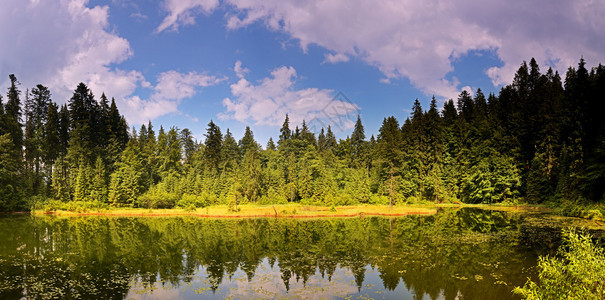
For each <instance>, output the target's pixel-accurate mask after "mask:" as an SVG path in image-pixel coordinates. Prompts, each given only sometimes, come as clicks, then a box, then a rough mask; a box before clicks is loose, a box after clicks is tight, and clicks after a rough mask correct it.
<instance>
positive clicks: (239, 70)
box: [233, 60, 250, 78]
mask: <svg viewBox="0 0 605 300" xmlns="http://www.w3.org/2000/svg"><path fill="white" fill-rule="evenodd" d="M233 72H235V75H236V76H237V78H244V77H245V76H246V73H248V72H250V70H248V69H247V68H244V67H242V62H241V61H239V60H238V61H236V62H235V66H234V67H233Z"/></svg>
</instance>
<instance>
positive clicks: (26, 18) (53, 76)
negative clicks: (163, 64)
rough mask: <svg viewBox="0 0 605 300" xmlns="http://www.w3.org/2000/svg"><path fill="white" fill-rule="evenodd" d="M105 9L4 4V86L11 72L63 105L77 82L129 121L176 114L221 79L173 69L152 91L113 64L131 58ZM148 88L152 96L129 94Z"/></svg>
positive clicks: (0, 40) (64, 3) (62, 1)
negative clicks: (41, 87)
mask: <svg viewBox="0 0 605 300" xmlns="http://www.w3.org/2000/svg"><path fill="white" fill-rule="evenodd" d="M108 17H109V8H108V7H107V6H94V7H92V8H90V7H88V1H86V0H57V1H50V0H47V1H23V0H7V1H4V3H3V5H2V9H1V10H0V28H3V29H4V30H2V31H0V45H2V46H0V74H1V75H2V76H6V77H5V78H4V79H1V80H0V84H1V85H2V86H7V84H8V83H7V82H8V74H11V73H14V74H16V75H17V78H18V79H19V81H21V83H22V88H23V89H25V88H28V87H32V86H34V85H35V84H38V83H42V84H44V85H47V86H48V87H49V88H50V90H51V92H52V94H53V96H52V98H53V100H54V101H56V102H58V103H65V102H66V101H67V100H68V99H69V98H70V97H71V95H72V94H73V90H74V88H75V87H76V86H77V84H78V83H80V82H84V83H86V84H87V85H88V87H89V88H90V89H91V90H92V91H93V92H94V93H95V94H97V96H98V95H100V94H101V93H102V92H104V93H105V94H106V95H107V96H109V97H114V98H115V99H116V102H117V104H118V107H119V108H120V110H121V112H122V113H123V114H124V115H125V116H126V119H127V120H128V121H129V122H131V123H139V122H141V121H147V120H149V119H153V118H155V117H158V116H160V115H164V114H167V113H170V112H175V111H178V104H179V102H180V100H181V99H184V98H187V97H191V96H192V95H193V94H194V93H195V87H204V86H208V85H212V84H216V83H217V82H218V81H220V80H222V79H220V78H216V77H214V76H209V75H206V74H198V73H188V74H180V73H177V72H174V71H170V72H165V73H162V74H160V75H159V77H158V80H157V85H156V86H155V87H154V86H152V85H151V83H149V82H147V81H146V80H145V78H144V76H143V74H142V73H141V72H139V71H136V70H122V69H120V68H117V67H115V65H117V64H120V63H121V62H123V61H125V60H127V59H128V58H130V57H131V56H132V55H133V50H132V49H131V47H130V44H129V42H128V41H127V40H126V39H124V38H122V37H120V36H118V35H117V34H116V33H115V32H112V31H110V30H109V29H108V27H109V24H108ZM137 88H151V89H152V90H153V92H152V96H151V97H150V98H149V99H141V98H139V97H138V96H133V94H134V93H135V91H136V90H137Z"/></svg>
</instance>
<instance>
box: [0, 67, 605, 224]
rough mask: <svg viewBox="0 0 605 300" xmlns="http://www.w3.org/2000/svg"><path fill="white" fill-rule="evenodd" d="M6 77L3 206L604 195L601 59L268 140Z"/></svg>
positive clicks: (564, 199)
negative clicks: (377, 119)
mask: <svg viewBox="0 0 605 300" xmlns="http://www.w3.org/2000/svg"><path fill="white" fill-rule="evenodd" d="M9 79H10V83H11V85H10V87H9V89H8V93H7V95H6V96H7V97H6V98H7V103H6V104H3V103H2V102H1V100H2V99H0V136H3V137H4V138H3V140H2V143H3V146H2V149H1V151H2V152H1V153H0V154H1V155H2V158H1V159H2V161H1V162H2V165H0V177H1V178H0V180H3V182H2V183H3V184H2V186H0V193H1V194H2V200H0V201H1V204H0V209H1V210H15V209H20V210H22V209H27V205H28V204H27V203H26V202H27V201H25V200H23V199H28V198H30V197H31V196H35V195H41V196H50V197H52V198H54V199H58V200H61V201H63V202H70V201H76V202H80V201H98V202H102V203H107V204H111V205H113V206H143V207H173V206H175V205H179V206H180V204H178V203H179V201H182V200H183V199H182V198H183V197H184V195H188V196H187V197H193V198H191V199H188V200H186V201H185V202H184V203H188V202H195V203H198V202H199V203H208V204H211V203H221V204H231V205H232V206H233V207H236V206H237V205H239V204H240V203H248V202H249V203H264V204H270V203H284V202H302V203H309V204H317V205H334V204H338V205H349V204H358V203H361V204H364V203H384V199H385V198H384V197H387V199H388V202H387V203H388V204H390V205H392V204H399V203H401V204H403V203H411V202H414V203H415V202H423V203H424V202H432V203H442V202H451V201H463V202H467V203H517V202H520V201H526V202H530V203H537V204H538V203H547V202H549V203H554V204H555V205H560V206H565V205H568V204H573V205H590V204H591V203H596V202H603V201H605V122H602V117H601V116H600V113H602V111H604V110H605V106H604V104H603V103H605V102H603V101H600V100H598V99H601V98H602V97H600V96H602V95H604V94H605V88H603V86H605V67H604V66H602V65H599V66H598V67H596V68H593V69H591V70H589V69H587V68H586V65H585V62H584V60H582V59H581V60H580V63H579V64H578V66H577V67H576V68H573V67H572V68H570V69H569V70H568V72H567V73H566V74H565V80H564V81H563V80H562V79H561V76H560V75H559V74H558V73H557V72H555V71H553V70H552V69H549V70H548V71H547V72H546V73H544V74H542V73H541V72H540V69H539V66H538V65H537V63H536V61H535V60H534V59H532V60H530V62H529V63H526V62H523V63H522V64H521V65H520V67H519V69H518V70H517V72H516V73H515V77H514V78H513V83H512V84H510V85H507V86H505V87H503V88H502V90H501V91H500V93H499V94H498V95H495V94H490V95H488V96H487V98H486V95H484V94H483V93H482V92H481V90H480V89H477V91H476V92H475V93H474V95H473V94H472V93H470V92H468V91H464V92H462V93H461V94H460V95H459V97H458V98H457V105H456V104H455V103H454V100H449V101H447V102H446V103H445V104H444V107H443V110H442V111H441V112H440V111H439V109H438V107H437V100H436V99H435V98H434V97H433V98H432V99H431V100H430V105H429V106H428V107H429V109H428V110H426V111H425V110H424V109H423V106H425V107H426V104H425V103H423V101H421V100H419V99H416V100H415V101H414V104H413V106H412V109H411V114H410V115H409V116H408V117H407V118H405V119H401V121H403V122H400V120H398V119H397V117H399V116H389V117H387V118H384V120H383V122H382V124H381V126H380V128H379V130H378V135H377V136H376V138H375V137H374V135H371V137H370V139H369V140H368V139H367V138H366V132H365V128H364V125H363V124H362V122H361V116H358V117H357V121H356V122H355V126H354V128H353V130H352V132H351V135H350V136H349V137H347V138H344V139H341V140H339V141H337V140H336V137H335V135H334V132H332V129H331V127H330V125H328V126H327V128H321V131H320V133H319V135H318V136H317V137H316V135H315V134H314V133H313V132H311V130H310V128H309V127H308V126H307V123H306V122H305V121H304V120H303V121H302V123H301V124H290V118H289V116H288V115H286V117H285V120H284V123H283V125H282V127H281V129H280V135H279V139H278V141H277V146H276V145H275V144H276V143H274V142H273V139H270V140H269V142H268V143H267V148H266V149H265V150H263V149H261V147H260V144H259V143H258V142H257V141H256V140H255V139H254V134H253V132H252V129H251V128H250V127H246V129H245V132H244V134H243V136H242V138H241V139H240V140H239V143H238V142H237V141H236V139H235V137H233V135H232V134H231V132H230V130H229V129H227V130H226V134H225V135H224V137H223V135H222V133H221V129H220V128H219V126H218V125H217V124H215V123H214V122H213V121H210V122H209V123H208V127H207V129H206V134H205V140H204V143H202V142H200V141H196V140H195V139H194V137H193V134H192V132H191V131H190V130H189V129H187V128H185V129H182V130H181V129H178V128H176V127H171V128H170V129H169V130H168V131H165V130H164V128H162V127H160V129H159V130H158V134H157V137H156V133H155V131H154V129H153V126H152V124H151V122H148V123H147V124H145V125H141V127H140V130H139V133H138V134H137V132H136V131H135V129H134V127H133V128H132V130H131V132H129V131H128V126H127V124H126V121H125V119H124V117H123V116H122V115H120V113H119V110H118V107H117V105H116V103H115V100H114V99H113V98H112V99H111V102H110V101H109V100H108V97H107V96H105V94H102V95H101V97H100V99H99V101H97V100H96V99H95V97H94V95H93V93H92V91H91V90H90V89H89V88H88V87H87V86H86V84H84V83H80V84H78V85H77V87H76V88H75V90H74V92H73V95H72V97H71V98H70V99H69V101H68V103H67V105H63V106H61V107H59V106H58V105H57V104H56V103H53V101H52V100H51V98H50V97H51V93H50V90H48V88H47V87H45V86H43V85H36V86H35V87H34V88H32V89H31V92H26V93H25V94H24V98H25V99H24V100H25V101H24V102H23V103H24V104H25V105H24V107H23V108H22V107H21V106H22V101H21V96H22V94H21V91H20V90H19V88H20V87H19V82H18V81H17V79H16V77H15V76H14V75H10V76H9ZM23 116H25V118H23ZM24 121H25V122H24ZM291 126H292V127H294V128H295V130H291V129H290V127H291ZM9 141H10V143H9ZM164 196H166V197H167V198H166V199H162V197H164ZM140 197H143V198H141V199H140ZM187 197H186V198H187ZM196 197H197V198H199V199H201V200H199V201H198V200H192V199H194V198H196ZM190 200H191V201H190ZM200 201H201V202H200ZM183 205H185V206H187V205H188V204H183ZM194 205H201V204H194ZM203 205H207V204H203ZM588 214H590V213H586V212H582V211H578V212H575V213H574V215H578V216H584V215H588ZM590 215H592V216H594V217H595V218H598V215H596V214H594V213H592V214H590Z"/></svg>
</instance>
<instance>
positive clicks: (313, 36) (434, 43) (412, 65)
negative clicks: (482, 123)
mask: <svg viewBox="0 0 605 300" xmlns="http://www.w3.org/2000/svg"><path fill="white" fill-rule="evenodd" d="M227 2H228V3H229V4H230V7H231V8H232V12H231V13H228V14H227V16H226V18H227V28H228V29H231V30H235V29H238V28H241V27H245V26H248V25H250V24H252V23H254V22H264V24H265V25H266V26H267V27H268V28H269V29H271V30H279V31H283V32H286V33H288V34H289V35H290V36H292V37H293V38H294V39H297V40H298V41H299V42H300V46H301V48H302V49H303V51H306V49H307V45H309V44H316V45H319V46H322V47H324V48H326V49H328V50H329V51H333V52H335V53H338V54H337V55H340V54H342V55H346V56H347V57H358V58H360V59H362V60H364V61H366V62H367V63H369V64H371V65H374V66H376V67H377V68H379V70H380V71H381V72H382V73H383V74H384V75H385V76H386V79H399V78H408V79H409V80H410V82H411V83H412V84H414V85H415V86H416V87H417V88H419V89H420V90H422V91H423V92H424V93H426V94H428V95H430V94H436V95H439V96H442V97H455V96H456V95H457V94H458V92H459V90H460V89H459V88H458V82H457V81H456V80H448V79H446V75H447V74H448V73H449V72H451V71H453V66H452V61H453V60H455V59H457V58H459V57H461V56H463V55H465V54H467V53H469V51H471V50H493V51H496V53H497V55H498V57H499V58H500V59H501V60H502V61H503V62H504V65H503V66H494V67H492V68H489V70H487V71H486V74H487V75H488V76H489V77H490V78H491V79H492V82H493V84H494V85H499V84H506V83H509V82H511V80H512V78H513V75H514V72H515V71H516V69H518V66H519V64H520V63H521V62H522V61H523V60H529V59H530V58H531V57H535V58H536V60H537V61H538V63H539V64H540V65H541V66H543V68H546V66H547V65H552V66H553V67H554V68H555V69H557V70H559V71H560V72H565V70H566V69H567V67H568V66H575V65H577V62H578V59H579V57H580V56H581V55H583V56H584V58H585V59H586V60H587V62H588V63H589V64H591V63H592V64H596V63H598V62H599V61H603V60H605V56H604V54H603V53H605V31H603V28H605V18H603V17H602V16H603V15H605V4H604V3H603V2H602V1H594V0H578V1H566V0H555V1H552V0H537V1H523V0H514V1H496V0H492V1H479V2H477V1H471V0H464V1H455V2H452V1H438V0H425V1H416V0H385V1H370V0H333V1H298V0H227ZM327 61H329V59H327ZM463 84H464V83H463ZM467 84H468V83H467Z"/></svg>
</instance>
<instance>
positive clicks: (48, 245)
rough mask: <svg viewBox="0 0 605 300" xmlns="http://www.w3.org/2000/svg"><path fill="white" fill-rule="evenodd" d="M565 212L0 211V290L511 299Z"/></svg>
mask: <svg viewBox="0 0 605 300" xmlns="http://www.w3.org/2000/svg"><path fill="white" fill-rule="evenodd" d="M573 222H575V221H573V220H571V219H564V218H559V217H553V216H550V215H548V214H545V213H539V212H507V211H495V210H480V209H474V208H462V209H440V210H439V211H438V212H437V214H434V215H428V216H427V215H422V216H421V215H411V216H406V217H391V218H387V217H356V218H325V219H287V218H279V219H274V218H257V219H208V218H198V217H99V216H92V217H56V216H30V215H0V241H1V243H0V299H19V298H22V297H26V298H39V299H57V298H61V299H65V298H67V299H70V298H85V299H216V298H220V299H222V298H235V299H250V298H261V299H267V298H272V299H275V298H286V299H301V298H302V299H307V298H311V299H330V298H345V299H368V298H373V299H509V298H510V299H516V298H518V297H517V296H516V295H514V294H512V292H511V290H512V289H513V288H514V287H515V286H519V285H523V283H524V282H525V281H526V280H527V278H528V277H531V278H534V279H535V277H536V274H537V270H536V264H537V263H536V261H537V257H538V255H546V254H550V255H553V254H555V253H556V249H557V248H558V246H559V244H560V239H561V238H560V237H561V227H564V226H567V225H574V224H575V223H573ZM590 232H591V233H592V234H593V235H595V236H597V237H599V238H600V237H603V236H604V235H603V234H602V231H600V230H596V229H593V230H591V231H590Z"/></svg>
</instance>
